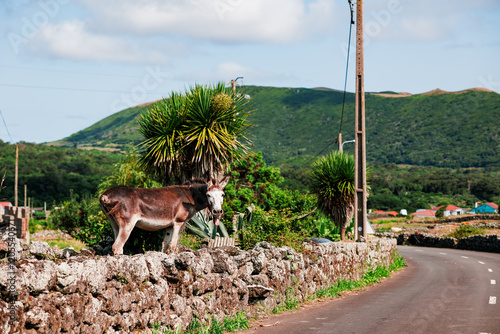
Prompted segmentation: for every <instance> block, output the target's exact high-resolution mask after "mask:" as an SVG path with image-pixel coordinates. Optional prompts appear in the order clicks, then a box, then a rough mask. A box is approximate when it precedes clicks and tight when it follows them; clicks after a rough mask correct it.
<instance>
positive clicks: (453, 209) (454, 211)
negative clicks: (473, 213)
mask: <svg viewBox="0 0 500 334" xmlns="http://www.w3.org/2000/svg"><path fill="white" fill-rule="evenodd" d="M463 214H464V209H462V208H459V207H458V206H455V205H451V204H450V205H448V206H447V207H446V209H445V210H444V214H443V215H444V216H445V217H448V216H457V215H463Z"/></svg>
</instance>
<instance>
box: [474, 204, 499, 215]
mask: <svg viewBox="0 0 500 334" xmlns="http://www.w3.org/2000/svg"><path fill="white" fill-rule="evenodd" d="M472 211H473V212H474V213H498V205H497V204H495V203H486V204H483V205H481V206H478V207H477V208H474V209H472Z"/></svg>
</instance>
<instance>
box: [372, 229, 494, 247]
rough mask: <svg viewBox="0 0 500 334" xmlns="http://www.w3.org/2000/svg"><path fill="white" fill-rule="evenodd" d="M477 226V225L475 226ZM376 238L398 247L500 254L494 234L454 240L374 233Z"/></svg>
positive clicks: (410, 234) (429, 234) (406, 233)
mask: <svg viewBox="0 0 500 334" xmlns="http://www.w3.org/2000/svg"><path fill="white" fill-rule="evenodd" d="M475 226H477V225H475ZM376 235H377V236H378V237H382V238H392V239H396V240H397V243H398V245H411V246H421V247H439V248H457V249H465V250H473V251H479V252H491V253H500V238H499V237H498V235H496V234H492V235H473V236H470V237H466V238H461V239H456V238H451V237H440V236H437V235H435V234H431V233H418V232H415V233H408V232H405V233H399V234H397V233H376Z"/></svg>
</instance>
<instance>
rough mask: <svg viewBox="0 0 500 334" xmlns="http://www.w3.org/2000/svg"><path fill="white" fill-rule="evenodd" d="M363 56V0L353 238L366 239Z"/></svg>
mask: <svg viewBox="0 0 500 334" xmlns="http://www.w3.org/2000/svg"><path fill="white" fill-rule="evenodd" d="M364 85H365V83H364V56H363V0H358V1H357V3H356V117H355V138H356V142H355V152H354V160H355V175H354V188H355V199H354V239H355V240H358V239H359V237H364V238H365V240H366V237H367V234H366V144H365V139H366V138H365V87H364Z"/></svg>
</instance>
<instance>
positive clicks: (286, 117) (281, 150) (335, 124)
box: [50, 86, 500, 168]
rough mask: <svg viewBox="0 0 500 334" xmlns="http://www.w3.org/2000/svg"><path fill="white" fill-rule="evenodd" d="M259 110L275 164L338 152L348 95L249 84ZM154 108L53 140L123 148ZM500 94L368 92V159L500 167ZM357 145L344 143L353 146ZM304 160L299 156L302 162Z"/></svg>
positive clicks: (346, 134)
mask: <svg viewBox="0 0 500 334" xmlns="http://www.w3.org/2000/svg"><path fill="white" fill-rule="evenodd" d="M239 92H240V93H241V94H248V95H250V97H251V99H250V101H251V103H252V104H253V106H254V109H255V112H254V113H253V115H252V116H251V117H250V121H251V122H252V123H253V124H255V126H254V127H253V128H252V129H251V130H250V132H251V134H252V136H251V140H252V141H253V146H254V150H255V151H262V152H263V155H264V158H265V159H266V161H267V162H268V163H277V162H280V161H284V160H285V159H287V160H290V159H294V158H300V157H301V156H302V157H303V156H310V157H314V156H316V155H319V154H324V153H325V152H327V151H328V150H331V149H336V148H337V144H336V143H335V142H334V141H335V139H336V138H337V134H338V131H339V127H340V121H341V111H342V99H343V93H342V92H340V91H336V90H330V89H325V88H318V89H307V88H275V87H258V86H247V87H243V88H241V89H240V90H239ZM354 103H355V102H354V94H352V93H348V94H347V95H346V105H345V112H344V118H343V122H342V133H343V139H344V140H350V139H353V138H354V134H353V132H354ZM144 108H147V105H142V106H136V107H133V108H129V109H126V110H123V111H121V112H118V113H116V114H114V115H111V116H109V117H107V118H105V119H103V120H102V121H100V122H98V123H96V124H94V125H93V126H91V127H89V128H87V129H84V130H82V131H80V132H77V133H75V134H73V135H72V136H70V137H67V138H65V139H63V140H61V141H59V142H55V143H50V145H56V146H67V147H74V146H75V145H77V146H78V147H100V148H108V149H124V148H126V147H127V146H130V144H137V143H139V142H140V140H141V136H140V134H139V133H138V131H137V123H136V120H135V117H136V116H137V115H138V114H139V113H140V112H141V111H142V110H143V109H144ZM499 117H500V95H499V94H497V93H495V92H491V91H486V90H481V89H471V90H466V91H462V92H455V93H447V92H444V91H440V90H435V91H432V92H429V93H426V94H418V95H410V94H402V93H395V92H383V93H380V94H367V95H366V129H367V134H366V138H367V160H368V161H369V162H370V163H377V164H381V163H395V164H407V165H421V166H437V167H452V168H455V167H500V159H499V156H500V154H499V153H500V133H499V132H500V126H499V121H498V120H499ZM353 146H354V145H352V144H348V145H346V146H345V149H346V150H347V151H349V150H350V151H351V152H352V150H353ZM299 160H300V159H299Z"/></svg>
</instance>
